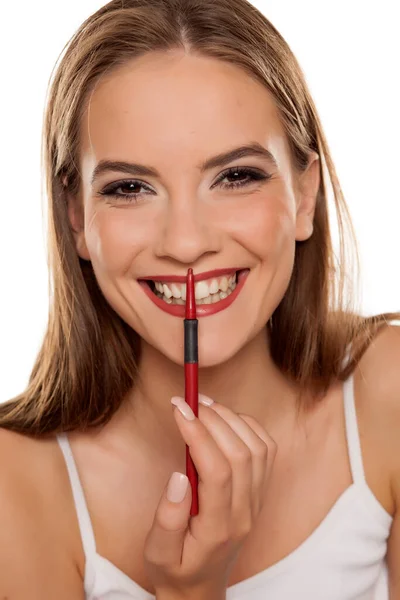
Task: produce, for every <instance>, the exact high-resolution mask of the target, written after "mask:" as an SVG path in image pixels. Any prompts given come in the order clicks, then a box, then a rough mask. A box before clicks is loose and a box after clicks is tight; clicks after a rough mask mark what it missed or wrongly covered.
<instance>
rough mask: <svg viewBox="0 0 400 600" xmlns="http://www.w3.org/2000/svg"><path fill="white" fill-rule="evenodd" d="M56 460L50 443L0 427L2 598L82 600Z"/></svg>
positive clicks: (0, 581) (61, 479) (50, 440)
mask: <svg viewBox="0 0 400 600" xmlns="http://www.w3.org/2000/svg"><path fill="white" fill-rule="evenodd" d="M59 461H60V457H59V454H58V453H57V448H56V447H55V440H52V439H43V440H38V439H35V438H33V437H30V436H26V435H22V434H19V433H15V432H12V431H9V430H6V429H4V428H0V530H1V536H0V592H1V597H7V598H15V600H19V599H20V598H21V600H22V598H28V597H29V598H32V599H33V600H36V598H37V599H39V598H40V599H41V600H47V599H48V600H50V598H51V599H53V598H59V599H60V600H63V599H65V600H67V598H72V597H73V598H77V599H78V598H84V593H83V584H82V578H81V576H80V573H79V571H78V569H77V566H76V563H75V561H74V559H73V557H74V556H75V554H74V551H75V549H74V548H73V541H72V540H73V537H72V536H71V533H70V529H71V519H70V518H69V514H68V511H70V508H69V506H70V503H69V504H68V502H67V501H66V498H65V497H64V494H63V493H62V491H63V489H62V486H63V474H62V473H63V471H62V470H60V463H59ZM72 523H73V520H72ZM74 533H75V532H74ZM22 574H23V577H21V575H22Z"/></svg>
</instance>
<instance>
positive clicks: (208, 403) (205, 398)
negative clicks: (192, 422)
mask: <svg viewBox="0 0 400 600" xmlns="http://www.w3.org/2000/svg"><path fill="white" fill-rule="evenodd" d="M199 402H201V404H204V406H211V404H214V400H212V399H211V398H209V397H208V396H205V395H204V394H199Z"/></svg>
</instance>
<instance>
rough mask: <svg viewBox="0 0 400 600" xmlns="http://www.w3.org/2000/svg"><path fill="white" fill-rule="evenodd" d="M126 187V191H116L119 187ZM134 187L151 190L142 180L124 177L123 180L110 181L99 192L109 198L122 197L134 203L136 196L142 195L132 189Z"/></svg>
mask: <svg viewBox="0 0 400 600" xmlns="http://www.w3.org/2000/svg"><path fill="white" fill-rule="evenodd" d="M123 188H127V189H128V190H129V191H128V193H124V192H122V193H118V194H117V191H118V190H119V189H123ZM134 188H136V189H137V188H144V189H146V190H148V191H150V192H151V191H152V190H151V188H149V187H148V186H147V185H146V184H145V183H144V182H143V181H140V180H139V179H126V180H124V181H116V182H115V183H111V184H110V185H108V186H107V187H105V188H104V190H102V191H101V192H99V194H100V195H101V196H108V197H109V198H117V199H122V200H124V201H126V202H131V203H132V204H136V203H137V202H138V200H137V199H138V197H139V196H141V195H142V193H141V192H137V191H136V192H135V191H133V189H134Z"/></svg>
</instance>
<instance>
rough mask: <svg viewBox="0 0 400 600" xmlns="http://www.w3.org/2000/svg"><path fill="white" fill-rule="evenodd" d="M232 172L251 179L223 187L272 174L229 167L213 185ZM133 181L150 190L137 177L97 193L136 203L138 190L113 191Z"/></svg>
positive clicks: (246, 168) (232, 187)
mask: <svg viewBox="0 0 400 600" xmlns="http://www.w3.org/2000/svg"><path fill="white" fill-rule="evenodd" d="M233 173H238V174H239V175H246V176H247V177H250V178H251V179H250V180H247V181H245V182H243V181H236V182H235V181H234V182H232V183H230V184H225V185H223V186H222V187H223V188H224V189H235V188H241V187H245V186H247V185H250V184H251V183H253V182H254V181H265V180H268V179H271V177H272V175H270V174H269V173H263V172H261V171H259V170H256V169H250V168H249V167H231V168H230V169H228V170H227V171H224V173H221V176H220V178H219V179H217V181H216V182H215V184H214V185H217V184H218V183H220V182H221V181H222V180H224V179H225V177H229V175H233ZM134 183H136V184H139V185H140V186H141V187H143V188H145V189H147V190H148V191H152V190H150V188H149V187H148V186H147V185H146V184H145V183H143V182H142V181H140V180H139V179H126V180H124V181H117V182H116V183H112V184H110V185H109V186H107V187H106V188H104V190H102V191H101V192H99V194H100V195H101V196H108V197H109V198H119V199H121V198H122V199H123V200H124V201H125V202H131V203H136V202H137V198H138V197H139V196H141V195H142V194H141V193H140V192H137V193H132V194H116V193H115V192H116V190H118V189H119V188H120V187H123V186H124V185H127V184H134Z"/></svg>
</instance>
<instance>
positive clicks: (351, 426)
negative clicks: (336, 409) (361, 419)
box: [343, 346, 365, 483]
mask: <svg viewBox="0 0 400 600" xmlns="http://www.w3.org/2000/svg"><path fill="white" fill-rule="evenodd" d="M349 355H350V346H349V347H348V349H347V352H346V356H345V359H344V363H345V364H347V361H348V359H349ZM343 402H344V417H345V428H346V438H347V448H348V453H349V460H350V468H351V474H352V478H353V482H354V483H357V482H365V473H364V465H363V459H362V451H361V443H360V434H359V429H358V423H357V413H356V405H355V399H354V374H353V373H351V374H350V375H349V377H348V378H347V379H346V381H344V383H343Z"/></svg>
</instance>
